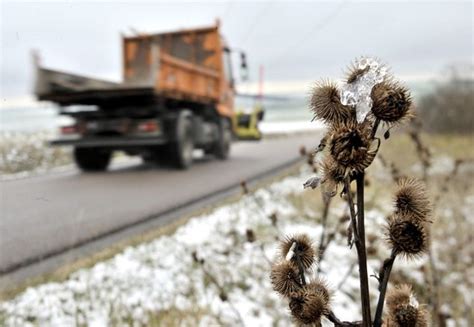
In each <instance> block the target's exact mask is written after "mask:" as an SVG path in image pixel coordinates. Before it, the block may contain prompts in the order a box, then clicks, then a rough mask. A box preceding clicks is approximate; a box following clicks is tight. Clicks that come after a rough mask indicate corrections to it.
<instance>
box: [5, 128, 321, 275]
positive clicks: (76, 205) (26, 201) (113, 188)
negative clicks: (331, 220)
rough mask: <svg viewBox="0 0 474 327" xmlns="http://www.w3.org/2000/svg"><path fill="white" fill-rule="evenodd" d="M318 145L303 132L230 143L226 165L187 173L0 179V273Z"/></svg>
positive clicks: (202, 165) (132, 168)
mask: <svg viewBox="0 0 474 327" xmlns="http://www.w3.org/2000/svg"><path fill="white" fill-rule="evenodd" d="M318 141H319V136H318V135H317V134H306V135H295V136H291V137H281V138H273V139H267V140H263V141H261V142H241V143H236V144H234V145H233V148H232V153H231V157H230V159H229V160H227V161H218V160H215V159H213V158H211V159H210V158H204V159H200V160H198V161H197V162H195V164H194V165H193V167H192V168H191V169H190V170H187V171H178V170H173V169H171V168H160V167H152V166H147V165H143V164H140V163H139V162H135V164H128V165H123V164H122V165H120V166H118V167H117V165H115V166H113V167H112V169H111V170H109V171H107V172H103V173H87V174H86V173H81V172H79V171H77V170H71V171H67V172H61V173H52V174H48V175H44V176H38V177H31V178H25V179H19V180H11V181H2V182H0V196H1V198H0V201H1V202H0V275H5V274H8V273H11V272H12V271H15V270H17V269H19V268H22V267H23V268H24V266H28V265H29V264H32V263H34V262H37V261H39V260H41V258H46V257H50V256H53V255H56V254H60V253H61V252H63V251H65V250H67V249H70V248H73V247H75V246H77V245H80V244H85V243H87V242H88V241H91V240H94V239H100V238H101V237H103V236H105V235H107V234H111V233H114V231H118V230H120V229H121V228H122V229H124V228H126V227H127V226H133V225H134V224H136V223H138V222H141V221H145V220H147V219H148V220H150V219H160V215H162V214H164V213H166V212H169V211H173V210H175V209H176V208H179V207H180V206H184V205H186V204H189V203H192V202H193V201H195V202H196V201H199V199H201V198H203V197H205V196H206V195H209V194H213V193H219V192H224V191H225V190H226V189H229V188H230V187H235V186H236V185H238V184H239V183H240V181H242V180H250V179H252V178H255V177H257V176H259V175H262V174H264V173H266V172H269V171H272V170H278V169H279V168H281V167H283V166H285V165H288V164H290V163H291V162H295V161H296V160H297V159H298V157H299V147H300V146H301V145H305V146H307V147H315V146H316V145H317V144H318Z"/></svg>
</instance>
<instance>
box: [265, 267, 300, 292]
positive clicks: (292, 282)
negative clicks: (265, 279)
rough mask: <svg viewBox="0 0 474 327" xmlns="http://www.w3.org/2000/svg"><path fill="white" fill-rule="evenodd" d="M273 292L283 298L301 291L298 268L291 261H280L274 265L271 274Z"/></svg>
mask: <svg viewBox="0 0 474 327" xmlns="http://www.w3.org/2000/svg"><path fill="white" fill-rule="evenodd" d="M270 279H271V282H272V286H273V290H275V291H276V292H278V293H280V294H281V295H283V296H290V294H292V293H294V292H296V291H298V290H299V289H300V287H301V286H300V283H299V274H298V268H297V267H296V266H295V265H294V264H293V263H292V262H291V261H286V260H283V261H280V262H278V263H275V264H273V265H272V270H271V273H270Z"/></svg>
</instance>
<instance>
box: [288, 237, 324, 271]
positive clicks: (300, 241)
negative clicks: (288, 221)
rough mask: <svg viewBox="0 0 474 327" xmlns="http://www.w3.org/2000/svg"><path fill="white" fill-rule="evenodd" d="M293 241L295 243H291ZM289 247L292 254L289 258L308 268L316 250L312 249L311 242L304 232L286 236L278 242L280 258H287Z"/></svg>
mask: <svg viewBox="0 0 474 327" xmlns="http://www.w3.org/2000/svg"><path fill="white" fill-rule="evenodd" d="M293 243H295V245H293ZM290 249H291V250H292V251H293V255H292V256H291V258H289V260H290V261H291V262H292V263H293V264H294V265H296V266H297V265H298V260H299V262H300V263H301V265H302V267H303V268H304V269H308V268H310V267H311V265H312V264H313V263H314V260H315V257H316V251H315V250H314V246H313V242H312V241H311V239H310V238H309V236H308V235H306V234H300V235H292V236H287V237H285V239H284V240H283V241H282V242H281V244H280V253H281V257H282V259H287V255H288V252H289V251H290Z"/></svg>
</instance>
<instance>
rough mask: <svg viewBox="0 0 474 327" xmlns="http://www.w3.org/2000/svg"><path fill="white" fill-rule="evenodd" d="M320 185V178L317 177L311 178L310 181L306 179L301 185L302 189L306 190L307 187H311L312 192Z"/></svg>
mask: <svg viewBox="0 0 474 327" xmlns="http://www.w3.org/2000/svg"><path fill="white" fill-rule="evenodd" d="M320 184H321V178H319V177H316V176H315V177H311V178H310V179H308V180H307V181H306V182H305V183H304V184H303V187H304V188H308V187H311V188H312V189H313V190H314V189H315V188H316V187H318V186H319V185H320Z"/></svg>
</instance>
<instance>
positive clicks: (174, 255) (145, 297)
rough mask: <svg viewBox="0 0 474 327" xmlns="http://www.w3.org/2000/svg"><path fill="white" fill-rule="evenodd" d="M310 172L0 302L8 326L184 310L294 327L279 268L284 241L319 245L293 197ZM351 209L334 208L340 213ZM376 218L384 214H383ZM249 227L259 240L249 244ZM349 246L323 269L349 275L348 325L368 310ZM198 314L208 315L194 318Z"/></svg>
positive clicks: (140, 318)
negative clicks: (272, 275) (278, 288)
mask: <svg viewBox="0 0 474 327" xmlns="http://www.w3.org/2000/svg"><path fill="white" fill-rule="evenodd" d="M308 174H309V172H307V171H305V170H303V171H301V172H300V174H298V175H296V176H291V177H286V178H284V179H283V180H281V181H279V182H276V183H274V184H272V185H270V186H269V187H268V188H265V189H259V190H257V191H256V192H255V193H253V194H250V195H246V196H244V197H243V198H242V199H241V200H240V201H238V202H236V203H233V204H229V205H225V206H223V207H220V208H218V209H216V210H214V211H213V212H211V213H209V214H206V215H202V216H198V217H194V218H192V219H191V220H190V221H189V222H188V223H187V224H186V225H184V226H182V227H181V228H179V229H178V230H177V231H176V232H175V233H174V234H173V235H169V236H162V237H159V238H157V239H156V240H154V241H152V242H149V243H145V244H141V245H139V246H135V247H129V248H126V249H125V250H124V251H123V252H121V253H119V254H117V255H116V256H115V257H113V258H112V259H110V260H107V261H104V262H99V263H97V264H96V265H95V266H93V267H92V268H89V269H81V270H79V271H77V272H75V273H73V274H72V275H71V276H70V277H69V278H68V279H67V280H66V281H64V282H61V283H55V282H50V283H47V284H43V285H39V286H37V287H31V288H28V289H27V290H26V291H24V292H23V293H21V294H19V295H18V296H17V297H16V298H14V299H12V300H10V301H8V302H3V303H1V304H0V322H2V319H4V321H3V322H4V324H5V325H6V326H20V325H21V326H35V325H41V326H72V325H78V324H87V325H91V326H106V325H111V324H112V325H117V326H120V325H127V326H128V323H129V321H133V324H132V325H134V326H140V325H146V324H148V323H150V321H151V320H150V319H153V317H160V313H163V312H170V310H176V311H177V312H180V314H181V315H182V316H184V317H186V316H187V317H189V319H190V321H191V322H190V324H193V323H192V321H194V322H195V320H199V321H200V323H201V325H208V324H212V323H216V324H223V325H232V326H235V325H245V326H257V325H258V326H274V325H281V326H286V325H288V323H289V315H288V312H287V309H286V308H287V305H286V303H284V300H283V299H281V298H279V297H278V296H277V294H276V293H275V292H273V291H272V289H271V285H270V279H269V271H270V261H271V260H273V258H274V256H275V254H276V249H277V241H276V239H277V238H278V237H281V236H283V235H285V234H289V233H297V232H305V233H307V234H308V235H310V236H311V237H312V238H313V239H314V240H317V239H319V235H320V233H321V226H320V225H319V224H318V223H317V219H316V217H317V216H318V215H319V213H316V212H308V215H307V216H309V217H310V218H302V217H301V215H300V212H298V210H297V209H296V208H295V205H294V204H293V203H292V202H291V201H290V200H288V199H289V198H291V196H290V195H297V194H299V193H301V192H303V188H302V181H304V180H305V177H307V176H308ZM313 192H316V191H313ZM344 210H345V207H340V208H335V212H336V213H337V212H339V213H342V212H343V211H344ZM274 212H276V213H278V223H277V226H276V227H275V226H273V225H272V223H271V220H270V219H269V216H270V215H271V214H272V213H274ZM369 215H372V216H380V217H383V215H381V214H380V213H378V212H372V213H370V214H369ZM249 230H251V231H253V232H254V234H255V236H256V241H254V242H249V241H248V239H247V234H248V231H249ZM344 242H345V241H344V240H343V239H341V240H340V242H337V243H336V242H333V243H332V244H331V246H330V247H329V248H328V252H327V255H326V257H325V261H324V262H323V263H322V266H321V268H322V270H323V271H324V276H325V277H326V278H327V280H328V282H329V285H331V286H332V287H336V286H337V285H339V283H340V282H341V279H343V278H344V276H345V275H347V274H348V272H349V273H350V277H349V278H348V279H347V281H346V282H345V283H344V285H343V286H342V288H341V289H340V290H339V291H338V292H337V294H335V296H334V301H333V305H334V310H335V311H336V312H338V313H339V314H340V316H341V319H357V318H358V312H359V308H358V305H356V304H354V301H353V300H352V299H351V297H352V296H353V294H354V290H357V289H358V279H357V275H356V269H353V271H352V272H351V271H350V270H348V268H349V267H350V266H351V263H352V262H354V260H355V253H354V251H350V250H349V249H348V248H347V246H345V244H344ZM193 252H194V253H195V257H196V258H197V259H198V260H201V259H203V260H204V263H203V264H202V265H201V264H199V263H197V262H196V261H195V260H194V259H193V255H192V254H193ZM375 266H378V263H377V264H374V268H375ZM225 297H227V300H226V299H225ZM198 308H199V309H200V310H199V314H198V315H197V316H193V314H195V312H196V310H197V309H198ZM193 312H194V313H193ZM2 317H3V318H2ZM183 324H184V323H183Z"/></svg>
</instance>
